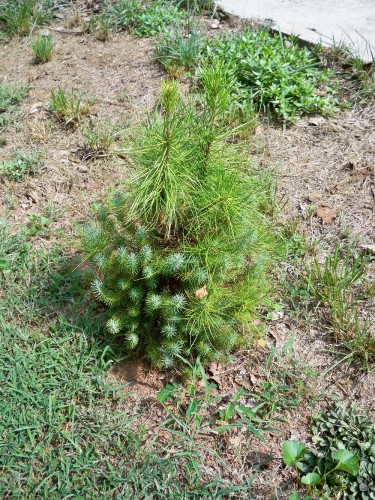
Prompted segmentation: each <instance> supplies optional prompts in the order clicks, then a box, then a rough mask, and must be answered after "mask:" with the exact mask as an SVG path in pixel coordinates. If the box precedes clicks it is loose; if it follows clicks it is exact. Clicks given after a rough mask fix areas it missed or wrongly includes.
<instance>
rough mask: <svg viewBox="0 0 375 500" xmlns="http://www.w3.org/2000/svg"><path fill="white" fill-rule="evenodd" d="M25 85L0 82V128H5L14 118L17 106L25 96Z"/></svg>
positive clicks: (26, 91)
mask: <svg viewBox="0 0 375 500" xmlns="http://www.w3.org/2000/svg"><path fill="white" fill-rule="evenodd" d="M28 90H29V89H28V86H27V85H18V84H16V83H0V129H5V128H6V127H7V126H8V125H9V124H10V123H12V121H14V119H15V112H16V109H17V106H18V105H19V104H20V102H21V101H22V99H24V98H25V97H26V96H27V93H28Z"/></svg>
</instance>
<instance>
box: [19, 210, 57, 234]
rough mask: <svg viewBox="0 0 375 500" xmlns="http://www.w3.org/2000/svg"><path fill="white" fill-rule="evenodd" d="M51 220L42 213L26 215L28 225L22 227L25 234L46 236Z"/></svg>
mask: <svg viewBox="0 0 375 500" xmlns="http://www.w3.org/2000/svg"><path fill="white" fill-rule="evenodd" d="M50 225H51V221H50V220H49V219H48V218H47V217H43V216H42V215H37V214H32V215H29V217H28V225H27V226H24V227H23V233H24V235H25V236H36V235H42V236H48V235H49V226H50Z"/></svg>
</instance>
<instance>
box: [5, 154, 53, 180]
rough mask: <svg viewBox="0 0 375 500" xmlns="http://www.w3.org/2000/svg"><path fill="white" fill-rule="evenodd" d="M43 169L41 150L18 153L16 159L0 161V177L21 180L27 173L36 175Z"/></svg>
mask: <svg viewBox="0 0 375 500" xmlns="http://www.w3.org/2000/svg"><path fill="white" fill-rule="evenodd" d="M42 170H43V159H42V155H41V153H40V152H33V153H30V154H25V153H23V154H18V155H17V158H16V159H14V160H11V161H6V162H0V179H1V178H6V179H9V180H13V181H21V180H22V179H24V178H25V177H26V176H27V175H34V174H36V173H37V172H41V171H42Z"/></svg>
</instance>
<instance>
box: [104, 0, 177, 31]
mask: <svg viewBox="0 0 375 500" xmlns="http://www.w3.org/2000/svg"><path fill="white" fill-rule="evenodd" d="M101 16H102V17H101V21H100V22H101V23H103V22H104V19H105V18H107V20H108V21H105V23H106V26H107V27H109V26H112V27H113V29H115V30H124V29H127V30H129V31H130V32H131V33H133V34H134V35H135V36H153V35H156V34H157V33H160V32H163V31H166V30H167V28H168V26H171V25H174V24H176V22H178V20H182V19H183V18H184V13H183V12H182V11H181V10H179V9H178V8H177V7H175V6H173V5H171V4H170V3H169V4H168V2H165V1H163V0H157V1H154V2H152V3H151V4H149V5H143V4H142V3H141V2H140V1H139V0H116V1H115V2H113V3H109V4H108V5H107V6H106V7H105V8H104V10H103V12H102V14H101Z"/></svg>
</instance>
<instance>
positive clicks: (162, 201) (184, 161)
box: [84, 65, 277, 367]
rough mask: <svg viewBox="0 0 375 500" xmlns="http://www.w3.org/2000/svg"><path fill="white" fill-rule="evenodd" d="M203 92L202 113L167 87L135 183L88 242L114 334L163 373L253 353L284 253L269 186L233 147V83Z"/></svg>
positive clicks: (208, 85)
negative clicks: (181, 362)
mask: <svg viewBox="0 0 375 500" xmlns="http://www.w3.org/2000/svg"><path fill="white" fill-rule="evenodd" d="M202 82H203V88H204V92H203V94H202V99H201V101H200V103H199V107H197V103H196V102H194V100H193V101H188V102H185V101H184V100H183V99H182V97H181V96H180V94H179V91H178V87H177V84H176V83H175V82H174V81H166V82H165V83H164V84H163V88H162V95H161V101H160V109H159V110H158V111H157V112H156V113H154V114H153V115H152V116H151V117H150V120H149V121H148V123H147V124H146V126H145V127H143V129H141V130H140V132H139V134H138V138H139V139H138V143H137V145H136V146H135V148H134V149H133V152H132V158H133V161H134V162H135V164H136V166H137V168H136V170H135V173H134V175H133V176H132V179H131V181H130V183H129V184H128V186H127V187H126V188H124V192H122V193H121V192H120V193H119V194H118V195H117V196H116V197H115V198H114V199H113V200H112V201H111V202H110V203H109V205H107V206H103V207H101V208H100V209H99V213H98V225H97V226H88V227H87V228H86V230H85V231H84V243H85V253H86V256H87V258H89V259H91V261H92V262H93V263H94V264H95V265H96V268H97V273H98V274H97V279H96V280H95V281H94V282H93V292H94V294H95V296H96V297H97V299H99V300H100V301H102V302H104V303H105V304H106V305H107V306H109V308H110V315H109V319H108V322H107V329H108V332H109V334H110V335H113V336H120V337H122V338H123V341H124V347H125V348H126V349H137V350H138V351H142V352H145V354H146V357H147V358H148V359H149V360H150V361H151V362H152V363H154V364H155V365H157V366H160V367H169V366H171V365H173V364H174V363H175V362H176V360H177V358H178V356H180V355H182V356H185V357H188V356H190V355H192V354H199V355H200V356H201V357H202V359H203V360H206V361H207V360H213V359H216V358H218V357H220V355H222V354H223V353H224V354H225V353H229V352H230V351H231V350H232V349H233V348H234V347H235V346H236V345H241V343H242V345H246V344H248V343H249V342H251V340H252V337H251V323H250V321H251V319H252V318H254V315H256V308H257V307H258V306H259V304H260V303H261V301H262V299H263V298H264V297H265V294H266V293H267V292H268V287H267V284H266V283H267V268H268V266H269V264H270V262H271V260H272V259H271V254H270V249H271V245H273V254H275V252H276V247H277V238H275V237H274V235H273V231H272V230H270V229H268V227H269V228H271V226H270V225H269V223H268V227H267V222H266V220H267V219H266V216H265V213H264V207H265V206H266V205H267V199H268V197H269V195H270V194H269V187H268V188H267V185H268V180H267V179H264V178H263V179H262V176H259V175H257V174H256V173H255V172H251V171H250V170H249V166H248V164H247V161H246V159H245V160H244V157H243V156H242V155H240V154H239V153H240V149H239V146H238V145H235V144H231V143H229V142H228V141H227V140H226V138H227V137H230V136H231V134H232V130H231V129H229V130H227V129H226V127H225V124H224V122H223V120H224V117H225V115H226V111H227V108H228V105H229V101H230V89H231V86H232V80H231V79H230V77H228V74H227V73H226V71H225V69H224V68H223V67H222V66H220V65H217V66H210V67H206V68H205V70H204V71H203V73H202ZM267 193H268V194H267ZM241 332H242V333H241Z"/></svg>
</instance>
